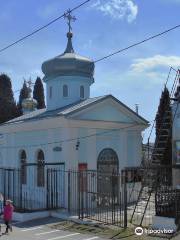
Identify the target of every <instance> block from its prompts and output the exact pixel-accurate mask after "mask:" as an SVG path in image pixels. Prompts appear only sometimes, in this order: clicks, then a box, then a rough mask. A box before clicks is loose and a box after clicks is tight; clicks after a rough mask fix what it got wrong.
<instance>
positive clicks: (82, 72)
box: [42, 32, 94, 81]
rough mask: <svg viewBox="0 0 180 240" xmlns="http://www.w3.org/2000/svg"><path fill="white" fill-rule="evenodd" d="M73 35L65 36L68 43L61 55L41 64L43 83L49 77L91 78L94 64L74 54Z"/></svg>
mask: <svg viewBox="0 0 180 240" xmlns="http://www.w3.org/2000/svg"><path fill="white" fill-rule="evenodd" d="M72 36H73V34H72V33H71V32H69V33H68V34H67V37H68V43H67V47H66V50H65V52H64V53H63V54H61V55H59V56H57V57H55V58H52V59H50V60H47V61H45V62H44V63H43V64H42V71H43V73H44V75H45V77H44V81H46V80H47V78H49V77H51V76H72V75H75V76H83V77H89V78H93V75H94V62H93V61H92V60H90V59H88V58H86V57H82V56H80V55H78V54H76V53H75V52H74V49H73V46H72V41H71V39H72Z"/></svg>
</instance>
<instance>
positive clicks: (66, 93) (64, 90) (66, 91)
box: [63, 85, 68, 97]
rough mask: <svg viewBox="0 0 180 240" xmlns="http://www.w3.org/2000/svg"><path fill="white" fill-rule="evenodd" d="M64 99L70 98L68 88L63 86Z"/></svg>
mask: <svg viewBox="0 0 180 240" xmlns="http://www.w3.org/2000/svg"><path fill="white" fill-rule="evenodd" d="M63 97H68V86H67V85H63Z"/></svg>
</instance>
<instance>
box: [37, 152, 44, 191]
mask: <svg viewBox="0 0 180 240" xmlns="http://www.w3.org/2000/svg"><path fill="white" fill-rule="evenodd" d="M44 167H45V160H44V152H43V151H42V150H39V151H38V153H37V186H38V187H44V184H45V174H44Z"/></svg>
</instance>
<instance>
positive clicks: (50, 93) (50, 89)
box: [49, 86, 52, 98]
mask: <svg viewBox="0 0 180 240" xmlns="http://www.w3.org/2000/svg"><path fill="white" fill-rule="evenodd" d="M49 98H52V86H51V87H49Z"/></svg>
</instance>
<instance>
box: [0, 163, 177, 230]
mask: <svg viewBox="0 0 180 240" xmlns="http://www.w3.org/2000/svg"><path fill="white" fill-rule="evenodd" d="M24 169H25V171H24V173H23V174H22V169H10V168H0V192H1V193H2V194H3V196H4V199H11V200H12V201H13V203H14V206H15V208H16V211H20V212H33V211H41V210H57V209H63V210H65V211H67V212H69V213H72V214H75V215H77V216H78V217H79V218H81V219H84V218H87V219H91V220H96V221H99V222H103V223H106V224H113V225H116V226H119V227H126V226H127V223H128V221H129V220H130V219H131V216H132V214H133V210H134V208H135V206H136V204H137V200H138V197H139V194H140V191H141V190H142V187H143V191H144V194H145V195H144V196H142V199H141V201H139V204H138V205H137V206H136V212H137V214H136V215H135V218H134V219H135V222H134V224H138V222H139V220H140V219H141V217H142V216H141V214H140V212H143V211H144V207H143V206H144V204H145V201H146V200H145V199H147V196H146V194H147V195H148V194H149V193H150V192H151V197H150V199H149V203H148V206H147V208H146V212H145V213H144V214H145V216H144V224H145V225H149V224H151V223H152V218H153V216H154V215H158V216H176V217H177V218H179V216H180V204H179V203H180V191H178V190H173V189H172V187H171V179H169V178H168V176H169V174H168V171H171V170H172V169H171V168H169V167H166V168H159V169H158V170H156V169H150V168H148V169H147V168H142V167H141V168H135V167H134V168H127V169H124V170H123V171H122V172H121V173H112V172H111V173H105V172H99V171H96V170H87V171H73V170H72V171H65V168H64V165H63V164H61V165H58V164H57V165H56V166H53V167H51V166H50V165H43V166H41V168H40V167H37V165H35V164H33V165H28V166H25V167H23V170H24ZM38 171H39V172H38ZM154 171H155V172H154ZM155 173H156V175H157V178H155V175H154V174H155ZM38 178H41V179H38ZM154 180H157V181H158V182H159V181H160V182H159V188H158V191H156V190H155V189H154V191H153V192H152V182H154Z"/></svg>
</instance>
